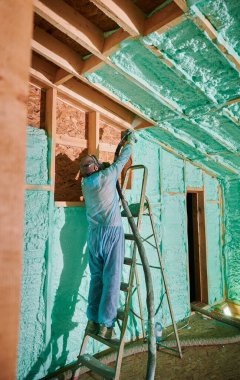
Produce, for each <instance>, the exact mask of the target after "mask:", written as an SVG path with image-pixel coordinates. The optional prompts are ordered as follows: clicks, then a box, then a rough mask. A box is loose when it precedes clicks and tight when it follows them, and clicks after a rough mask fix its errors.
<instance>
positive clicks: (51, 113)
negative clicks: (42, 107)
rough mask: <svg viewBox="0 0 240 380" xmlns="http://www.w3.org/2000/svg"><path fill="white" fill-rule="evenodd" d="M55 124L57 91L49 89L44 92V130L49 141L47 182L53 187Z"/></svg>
mask: <svg viewBox="0 0 240 380" xmlns="http://www.w3.org/2000/svg"><path fill="white" fill-rule="evenodd" d="M56 124H57V90H56V88H49V89H48V90H47V92H46V130H47V133H48V137H49V138H50V139H51V146H50V152H49V160H48V162H49V182H50V184H51V185H52V187H53V191H54V186H55V145H56Z"/></svg>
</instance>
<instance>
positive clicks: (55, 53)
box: [32, 27, 83, 75]
mask: <svg viewBox="0 0 240 380" xmlns="http://www.w3.org/2000/svg"><path fill="white" fill-rule="evenodd" d="M32 49H33V51H35V52H36V53H38V54H40V55H42V56H43V57H45V58H46V59H48V60H49V61H51V62H53V63H55V65H57V66H60V67H61V68H62V69H64V70H66V71H67V72H69V73H71V74H73V75H76V74H78V73H79V72H80V71H81V69H82V67H83V60H82V59H81V57H80V56H79V54H78V53H76V52H75V51H74V50H72V49H71V48H70V47H68V46H67V45H65V44H64V43H62V42H61V41H59V40H57V39H56V38H54V37H52V36H51V35H50V34H48V33H47V32H45V31H44V30H43V29H40V28H39V27H35V29H34V32H33V39H32Z"/></svg>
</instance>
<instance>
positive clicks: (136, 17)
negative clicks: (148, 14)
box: [91, 0, 145, 37]
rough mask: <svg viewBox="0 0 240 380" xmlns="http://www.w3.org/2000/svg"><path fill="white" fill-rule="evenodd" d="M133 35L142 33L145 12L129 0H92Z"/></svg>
mask: <svg viewBox="0 0 240 380" xmlns="http://www.w3.org/2000/svg"><path fill="white" fill-rule="evenodd" d="M91 2H92V3H94V4H95V5H96V6H97V7H98V8H100V9H101V10H102V11H103V12H104V13H105V14H106V15H108V16H109V17H110V18H112V19H113V20H114V21H115V22H116V23H117V24H118V25H119V26H121V27H122V28H123V29H124V30H126V31H127V32H128V33H129V34H130V35H131V36H133V37H134V36H137V35H139V34H142V31H143V24H144V20H145V15H144V13H143V12H142V11H141V10H140V9H139V8H138V7H137V6H136V5H135V4H134V3H133V2H132V1H129V0H91Z"/></svg>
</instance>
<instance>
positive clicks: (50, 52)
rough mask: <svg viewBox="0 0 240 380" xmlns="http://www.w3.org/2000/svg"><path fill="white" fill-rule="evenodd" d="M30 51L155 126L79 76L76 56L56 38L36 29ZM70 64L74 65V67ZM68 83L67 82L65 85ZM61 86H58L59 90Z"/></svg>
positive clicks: (137, 111) (78, 61)
mask: <svg viewBox="0 0 240 380" xmlns="http://www.w3.org/2000/svg"><path fill="white" fill-rule="evenodd" d="M61 47H62V49H61ZM32 49H33V51H35V52H36V53H38V54H40V55H42V56H43V57H44V58H46V59H48V60H49V61H51V62H53V63H54V64H55V65H58V66H60V67H61V68H62V69H64V70H65V71H67V72H69V73H71V74H74V76H75V77H77V78H79V79H80V80H81V81H83V82H85V83H87V84H88V85H89V86H91V87H93V88H95V89H97V90H100V92H102V93H103V94H105V95H106V96H107V97H109V98H110V99H112V100H114V101H115V102H117V103H119V105H121V106H122V108H123V107H124V108H127V109H128V110H129V111H131V112H132V113H135V114H137V115H138V116H140V117H141V118H143V119H144V120H147V121H148V122H149V124H150V125H155V124H156V123H155V122H154V121H152V120H151V119H149V118H148V117H146V116H145V115H144V114H143V113H141V112H140V111H139V110H138V109H137V108H135V107H133V106H132V105H131V104H129V103H124V102H122V101H121V100H120V99H119V98H118V97H117V96H115V95H113V94H112V93H111V92H110V91H108V90H107V89H106V88H104V87H102V86H101V85H99V84H94V83H91V82H89V81H88V80H87V79H86V78H85V77H84V76H83V75H81V74H80V70H78V66H80V65H81V62H82V60H81V58H79V56H78V54H77V53H76V52H75V51H74V50H72V49H71V48H69V47H68V46H66V45H64V44H63V43H62V42H60V41H58V40H57V39H56V38H54V37H53V36H51V35H50V34H48V33H46V32H45V31H44V30H42V29H40V28H37V29H36V32H35V33H34V38H33V40H32ZM75 58H76V59H75ZM72 63H74V67H73V64H72ZM68 83H69V81H68V82H67V85H68ZM61 86H62V85H61ZM61 86H59V88H60V87H61ZM61 88H62V87H61Z"/></svg>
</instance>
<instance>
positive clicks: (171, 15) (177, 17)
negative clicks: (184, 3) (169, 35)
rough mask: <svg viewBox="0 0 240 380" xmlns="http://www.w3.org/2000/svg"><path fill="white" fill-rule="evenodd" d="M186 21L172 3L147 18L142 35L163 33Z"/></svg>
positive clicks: (180, 11) (176, 6)
mask: <svg viewBox="0 0 240 380" xmlns="http://www.w3.org/2000/svg"><path fill="white" fill-rule="evenodd" d="M185 19H186V16H185V15H184V12H183V11H182V9H180V8H179V6H178V5H177V4H175V3H174V2H172V3H170V4H168V5H167V6H166V7H164V8H163V9H161V10H160V11H159V12H156V13H154V14H153V15H152V16H151V17H149V18H148V19H147V20H146V21H145V24H144V33H143V34H144V35H147V34H150V33H153V32H158V33H163V32H166V31H167V30H169V29H170V28H172V27H174V26H176V25H178V24H179V23H180V22H182V21H183V20H185Z"/></svg>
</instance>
